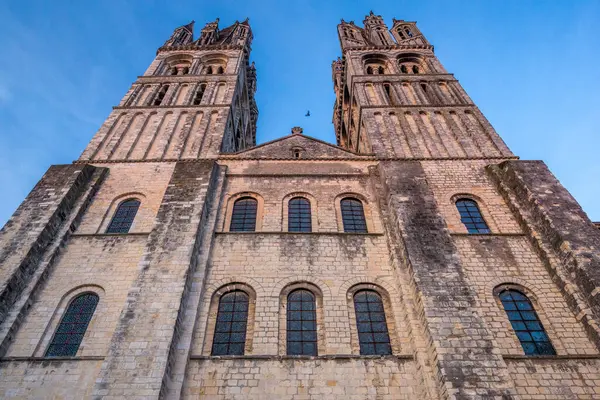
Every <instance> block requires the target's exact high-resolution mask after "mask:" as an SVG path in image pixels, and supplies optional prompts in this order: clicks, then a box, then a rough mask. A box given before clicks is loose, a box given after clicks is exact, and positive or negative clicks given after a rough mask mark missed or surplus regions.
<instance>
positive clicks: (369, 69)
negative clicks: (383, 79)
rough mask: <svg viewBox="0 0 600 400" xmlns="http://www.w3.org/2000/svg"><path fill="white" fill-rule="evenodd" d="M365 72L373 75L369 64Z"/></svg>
mask: <svg viewBox="0 0 600 400" xmlns="http://www.w3.org/2000/svg"><path fill="white" fill-rule="evenodd" d="M367 74H368V75H373V67H371V66H369V67H367Z"/></svg>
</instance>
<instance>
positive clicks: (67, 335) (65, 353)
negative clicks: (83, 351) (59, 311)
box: [46, 293, 100, 357]
mask: <svg viewBox="0 0 600 400" xmlns="http://www.w3.org/2000/svg"><path fill="white" fill-rule="evenodd" d="M98 300H100V298H99V297H98V295H97V294H95V293H83V294H80V295H79V296H77V297H75V299H73V300H72V301H71V304H69V307H68V308H67V311H65V314H64V315H63V317H62V319H61V321H60V323H59V324H58V327H57V328H56V332H55V333H54V337H53V338H52V341H51V342H50V345H49V346H48V349H47V350H46V357H74V356H75V355H77V350H79V345H80V344H81V341H82V340H83V335H85V331H86V330H87V327H88V325H89V323H90V320H91V319H92V316H93V315H94V311H95V310H96V306H97V305H98Z"/></svg>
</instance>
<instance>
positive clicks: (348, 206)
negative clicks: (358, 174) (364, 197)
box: [340, 198, 367, 233]
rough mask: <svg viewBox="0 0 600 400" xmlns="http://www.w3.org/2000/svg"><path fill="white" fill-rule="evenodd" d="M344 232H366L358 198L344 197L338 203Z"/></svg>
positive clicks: (361, 206)
mask: <svg viewBox="0 0 600 400" xmlns="http://www.w3.org/2000/svg"><path fill="white" fill-rule="evenodd" d="M340 205H341V208H342V221H343V223H344V232H355V233H367V223H366V221H365V212H364V210H363V205H362V202H361V201H360V200H357V199H352V198H346V199H343V200H342V201H341V203H340Z"/></svg>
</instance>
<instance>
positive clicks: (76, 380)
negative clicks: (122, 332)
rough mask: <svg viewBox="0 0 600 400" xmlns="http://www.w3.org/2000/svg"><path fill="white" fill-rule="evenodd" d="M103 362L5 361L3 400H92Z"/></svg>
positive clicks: (0, 383)
mask: <svg viewBox="0 0 600 400" xmlns="http://www.w3.org/2000/svg"><path fill="white" fill-rule="evenodd" d="M101 364H102V359H101V358H100V359H98V358H87V359H71V360H47V359H29V360H3V361H1V362H0V372H1V373H0V397H1V398H3V399H64V400H79V399H83V398H89V397H90V395H91V388H92V387H93V385H94V381H95V379H96V376H97V374H98V370H99V369H100V365H101Z"/></svg>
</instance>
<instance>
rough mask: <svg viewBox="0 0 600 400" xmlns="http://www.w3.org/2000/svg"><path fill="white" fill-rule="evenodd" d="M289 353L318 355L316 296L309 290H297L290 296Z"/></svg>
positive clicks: (288, 310) (288, 306)
mask: <svg viewBox="0 0 600 400" xmlns="http://www.w3.org/2000/svg"><path fill="white" fill-rule="evenodd" d="M287 354H288V355H304V356H316V355H317V314H316V306H315V296H314V295H313V294H312V293H311V292H310V291H308V290H304V289H299V290H295V291H293V292H292V293H290V295H289V296H288V302H287Z"/></svg>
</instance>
